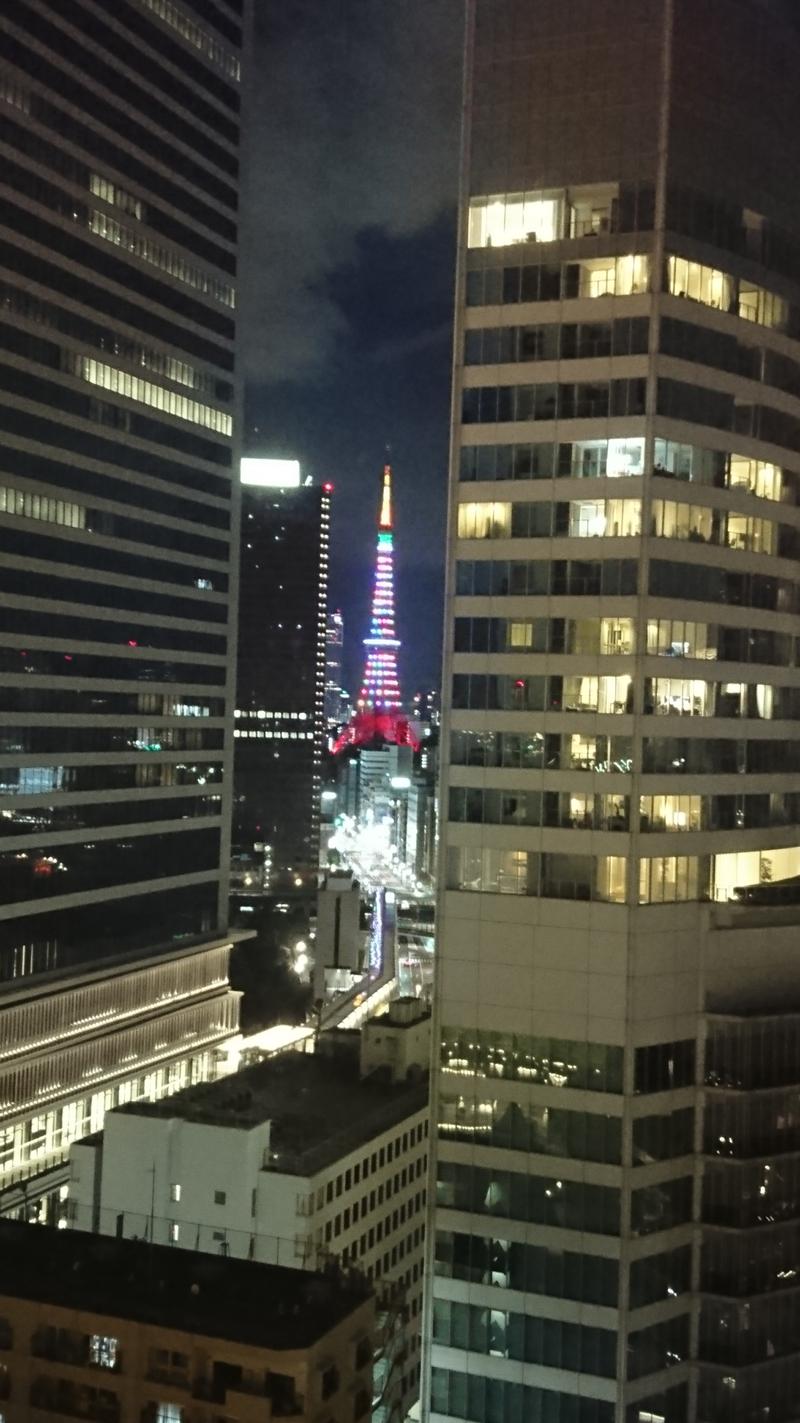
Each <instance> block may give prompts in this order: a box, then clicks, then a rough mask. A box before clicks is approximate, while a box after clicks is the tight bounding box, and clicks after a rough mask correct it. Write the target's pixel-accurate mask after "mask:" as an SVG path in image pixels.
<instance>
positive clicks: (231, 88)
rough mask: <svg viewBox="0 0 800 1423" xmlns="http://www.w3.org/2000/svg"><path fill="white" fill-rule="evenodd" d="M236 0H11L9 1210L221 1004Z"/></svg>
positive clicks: (5, 203) (155, 1075) (1, 244)
mask: <svg viewBox="0 0 800 1423" xmlns="http://www.w3.org/2000/svg"><path fill="white" fill-rule="evenodd" d="M244 20H245V16H244V7H243V5H242V3H241V0H226V3H221V4H216V3H208V0H204V3H199V0H198V3H193V0H183V3H181V4H180V5H177V4H176V5H173V4H165V3H163V0H136V2H135V3H133V0H120V4H118V5H117V4H115V5H113V6H104V5H102V4H95V3H91V0H71V3H70V4H69V5H66V6H65V5H63V4H60V3H57V0H19V4H16V3H15V4H14V5H12V6H5V7H4V8H3V13H2V16H1V17H0V144H2V149H3V163H2V172H1V173H0V182H1V183H2V206H0V450H1V451H2V453H1V454H0V620H1V621H2V637H1V638H0V642H1V643H2V646H1V647H0V699H2V709H3V729H2V733H0V793H2V812H3V813H2V819H0V828H2V834H3V842H2V848H1V849H0V1209H4V1208H5V1206H6V1205H7V1203H8V1202H9V1200H11V1199H13V1192H12V1195H11V1196H8V1195H4V1194H3V1187H4V1186H5V1185H8V1184H9V1183H14V1182H16V1181H18V1180H19V1179H20V1178H22V1177H25V1176H26V1175H31V1174H37V1175H39V1173H41V1172H42V1170H43V1169H44V1168H54V1169H55V1168H57V1167H58V1164H59V1162H60V1161H62V1159H63V1157H64V1155H65V1153H66V1150H67V1148H68V1145H69V1142H70V1140H72V1139H74V1138H75V1137H77V1136H80V1135H82V1134H84V1133H86V1132H88V1131H89V1130H93V1129H95V1128H96V1127H97V1126H99V1125H100V1123H101V1121H102V1117H103V1113H104V1111H105V1110H106V1108H107V1107H108V1106H110V1105H113V1104H114V1103H115V1102H116V1101H118V1100H127V1098H128V1097H130V1096H131V1095H132V1096H139V1095H147V1096H158V1095H159V1094H160V1093H162V1092H164V1091H166V1090H167V1089H168V1088H169V1087H175V1086H177V1085H179V1084H181V1083H182V1082H186V1081H189V1080H191V1079H193V1078H195V1077H198V1076H201V1077H202V1076H204V1075H206V1074H207V1073H208V1071H209V1070H210V1067H211V1061H212V1056H213V1047H214V1044H215V1043H216V1042H218V1041H220V1039H222V1038H224V1037H225V1036H227V1035H228V1033H229V1032H230V1030H231V1029H232V1028H233V1027H235V1024H236V1021H237V1012H238V1010H237V1001H236V998H235V997H234V996H233V995H232V994H231V993H230V991H229V989H228V987H227V960H228V952H229V941H228V939H227V932H226V931H227V873H228V861H229V844H228V832H227V830H226V825H227V823H228V815H227V814H226V811H229V803H228V805H227V806H226V797H229V796H230V791H229V789H228V788H227V787H228V786H229V784H230V776H229V774H228V770H229V762H231V761H232V756H231V754H230V748H229V746H228V745H226V732H225V726H226V711H227V710H230V709H231V693H232V690H233V687H232V674H231V665H232V658H231V652H232V648H231V646H230V641H229V636H228V622H229V611H230V610H229V602H228V590H229V583H230V580H231V576H232V566H233V564H234V563H235V558H236V553H237V550H236V547H235V545H232V544H231V536H232V534H233V536H234V537H236V535H237V531H238V524H237V502H238V501H237V496H238V484H237V483H236V482H234V481H233V480H232V473H233V470H234V468H235V466H234V432H233V417H234V407H235V376H234V336H235V315H236V313H235V286H236V242H237V216H236V213H237V203H238V146H239V114H240V102H241V100H240V56H241V49H242V29H243V23H244ZM54 1044H58V1050H57V1051H53V1045H54ZM38 1189H39V1188H38V1187H34V1186H31V1187H29V1188H28V1196H29V1199H33V1198H34V1197H35V1195H36V1194H37V1191H38Z"/></svg>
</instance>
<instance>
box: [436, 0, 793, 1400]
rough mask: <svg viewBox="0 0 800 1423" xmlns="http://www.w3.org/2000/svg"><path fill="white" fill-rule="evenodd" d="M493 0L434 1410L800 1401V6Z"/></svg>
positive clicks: (461, 306)
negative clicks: (799, 74)
mask: <svg viewBox="0 0 800 1423" xmlns="http://www.w3.org/2000/svg"><path fill="white" fill-rule="evenodd" d="M467 15H468V20H467V43H466V65H465V75H466V79H465V83H466V115H467V118H466V130H465V142H464V154H465V158H464V169H463V187H462V211H461V229H460V232H461V235H460V250H459V280H458V303H457V319H456V359H455V390H454V408H453V457H452V468H451V514H450V521H449V523H450V527H449V569H448V580H449V587H448V597H447V631H446V651H445V684H444V702H445V707H444V714H443V747H444V748H445V750H444V758H443V759H444V760H445V762H446V764H445V769H444V773H443V821H444V825H443V831H442V840H443V843H442V854H441V863H442V886H441V906H440V918H439V924H440V930H439V959H438V969H437V973H438V994H437V1010H436V1018H437V1027H436V1032H437V1036H438V1043H439V1052H440V1059H439V1067H438V1072H437V1073H436V1080H435V1090H434V1112H435V1119H436V1121H437V1124H438V1141H437V1143H436V1145H435V1149H434V1156H435V1158H436V1159H435V1162H434V1167H435V1187H436V1199H435V1203H434V1204H433V1206H432V1215H431V1221H430V1225H431V1229H430V1241H429V1250H430V1259H429V1289H428V1298H427V1305H426V1311H427V1312H426V1332H427V1336H428V1338H429V1339H430V1341H431V1342H430V1344H429V1346H428V1351H427V1360H426V1369H425V1395H424V1414H425V1416H426V1417H429V1418H433V1419H436V1420H444V1419H445V1418H462V1419H468V1420H473V1421H474V1423H512V1420H513V1423H517V1420H519V1423H522V1420H526V1423H527V1420H528V1419H535V1420H537V1423H538V1421H539V1420H542V1423H544V1420H546V1423H687V1420H691V1423H751V1420H754V1419H756V1418H758V1419H763V1418H767V1417H768V1418H769V1419H770V1423H776V1420H788V1419H790V1418H794V1417H796V1416H797V1399H798V1398H799V1397H800V1346H799V1345H798V1333H797V1326H796V1323H795V1311H796V1310H797V1309H798V1308H800V1292H798V1288H797V1287H798V1283H799V1282H800V1276H799V1275H798V1268H800V1258H799V1256H798V1253H797V1252H798V1243H799V1240H798V1232H799V1231H800V1196H799V1195H798V1194H797V1189H796V1186H795V1180H796V1179H800V1157H798V1156H797V1155H796V1152H797V1149H798V1142H797V1141H796V1140H795V1128H796V1120H797V1109H798V1102H799V1101H800V1099H798V1095H797V1088H796V1082H797V1080H798V1072H797V1067H796V1065H795V1059H796V1057H797V1053H798V1051H799V1050H800V1041H799V1040H798V1018H797V1016H796V1014H797V1011H798V1009H800V969H798V967H797V958H796V942H797V928H798V925H800V727H799V726H798V716H800V638H799V636H798V634H800V620H798V613H800V201H799V200H798V186H797V182H796V178H797V174H798V171H799V170H800V145H799V144H798V142H797V139H796V134H797V133H798V132H800V129H799V128H798V120H800V101H799V100H798V96H797V92H796V86H795V84H794V81H793V78H792V76H793V74H794V72H795V70H796V67H797V63H798V61H800V32H798V24H797V19H798V17H797V15H796V13H795V11H794V8H793V7H790V6H788V5H785V4H782V3H769V0H764V3H762V2H761V0H703V3H702V4H699V3H697V0H601V3H597V0H571V3H569V4H567V5H563V4H561V5H558V4H555V3H552V0H469V3H468V5H467ZM681 836H682V837H683V838H681Z"/></svg>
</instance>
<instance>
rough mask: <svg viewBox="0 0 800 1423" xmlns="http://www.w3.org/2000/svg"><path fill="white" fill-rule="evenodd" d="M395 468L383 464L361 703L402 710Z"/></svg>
mask: <svg viewBox="0 0 800 1423" xmlns="http://www.w3.org/2000/svg"><path fill="white" fill-rule="evenodd" d="M392 525H393V516H392V470H391V466H390V465H388V464H387V465H384V468H383V483H382V487H381V505H380V515H379V518H378V556H377V564H376V569H375V587H374V590H373V594H372V621H371V623H370V629H369V637H365V638H364V646H365V648H366V649H367V660H366V665H365V668H364V681H363V683H362V686H361V693H360V696H359V699H358V704H359V707H360V708H361V709H362V710H363V709H367V708H371V709H372V710H374V711H379V712H380V711H389V712H391V711H399V709H400V680H399V677H398V673H397V653H398V651H399V648H400V641H399V639H398V637H397V636H396V632H395V621H394V534H393V532H392Z"/></svg>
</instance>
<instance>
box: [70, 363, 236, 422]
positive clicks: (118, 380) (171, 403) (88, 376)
mask: <svg viewBox="0 0 800 1423" xmlns="http://www.w3.org/2000/svg"><path fill="white" fill-rule="evenodd" d="M75 374H76V375H78V376H80V378H81V380H85V381H88V383H89V384H90V385H96V386H99V387H100V388H101V390H111V391H113V392H114V393H115V394H116V395H124V396H125V397H126V399H128V400H138V401H139V402H140V403H141V404H142V405H149V406H151V407H152V408H154V409H156V410H163V411H164V412H165V413H166V414H168V415H175V416H176V417H177V418H178V419H179V420H188V421H190V423H191V424H193V425H202V426H203V428H204V429H206V430H214V431H216V433H217V434H219V435H230V434H231V431H232V430H233V417H232V416H231V415H228V414H226V413H225V411H223V410H215V409H214V407H213V406H211V405H203V404H201V402H200V401H199V400H191V399H190V397H189V396H188V395H181V394H179V392H178V391H177V390H167V389H166V388H165V387H164V386H163V385H154V384H153V382H152V381H149V380H142V379H141V377H139V376H134V375H131V374H130V372H129V371H121V370H118V369H117V368H116V367H115V366H107V365H105V364H104V363H103V362H102V361H96V360H95V359H94V357H93V356H77V357H76V369H75Z"/></svg>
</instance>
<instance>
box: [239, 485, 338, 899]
mask: <svg viewBox="0 0 800 1423" xmlns="http://www.w3.org/2000/svg"><path fill="white" fill-rule="evenodd" d="M276 465H277V466H278V467H277V469H276ZM331 493H332V486H331V485H330V484H323V485H312V484H310V483H309V482H308V481H306V482H305V483H301V474H300V467H299V465H298V464H297V462H296V461H284V460H282V461H274V460H269V459H264V460H261V459H246V460H243V461H242V530H241V575H240V587H239V661H238V671H237V688H236V730H235V732H234V737H235V750H234V810H233V839H234V848H235V851H236V853H237V855H242V856H245V857H248V858H249V859H250V860H251V861H252V863H253V864H254V865H256V867H258V866H261V865H262V864H263V861H264V857H265V856H266V857H267V858H268V859H269V861H270V876H269V883H266V884H265V887H267V888H268V887H269V885H270V883H271V885H272V886H273V887H275V888H287V887H288V888H290V889H292V888H294V889H299V888H302V887H306V888H307V887H309V886H310V887H312V888H313V887H314V885H315V884H316V873H317V864H318V859H319V799H320V791H321V788H322V786H321V778H320V764H321V760H322V747H323V741H324V736H325V705H324V703H325V659H326V630H327V589H328V553H329V542H330V509H331ZM264 878H265V879H266V876H264Z"/></svg>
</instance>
